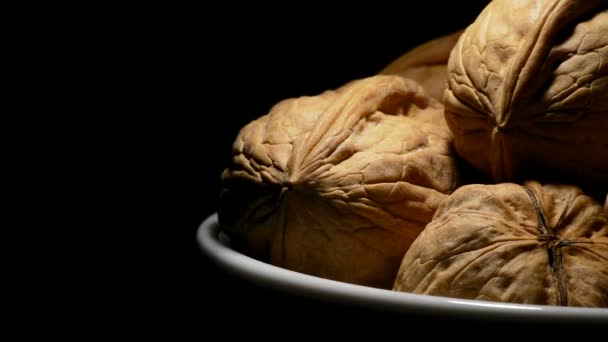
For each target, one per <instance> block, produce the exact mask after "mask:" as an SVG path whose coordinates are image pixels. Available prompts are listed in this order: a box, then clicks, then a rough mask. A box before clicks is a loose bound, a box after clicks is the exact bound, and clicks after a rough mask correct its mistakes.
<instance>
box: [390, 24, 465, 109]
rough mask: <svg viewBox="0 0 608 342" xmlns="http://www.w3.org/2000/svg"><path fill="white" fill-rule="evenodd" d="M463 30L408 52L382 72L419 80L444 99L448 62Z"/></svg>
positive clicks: (436, 97)
mask: <svg viewBox="0 0 608 342" xmlns="http://www.w3.org/2000/svg"><path fill="white" fill-rule="evenodd" d="M461 34H462V31H459V32H455V33H452V34H448V35H445V36H442V37H439V38H436V39H433V40H431V41H429V42H426V43H424V44H422V45H419V46H417V47H415V48H414V49H412V50H410V51H408V52H406V53H405V54H403V55H402V56H400V57H399V58H397V59H396V60H394V61H393V62H392V63H391V64H389V65H388V66H386V67H385V68H384V69H382V71H380V74H383V75H399V76H402V77H406V78H410V79H413V80H414V81H416V82H418V83H419V84H420V85H421V86H422V88H424V90H426V92H427V93H428V94H429V95H431V96H432V97H433V98H435V99H436V100H439V101H440V102H441V101H443V92H444V90H445V88H446V84H447V74H448V72H447V63H448V58H449V56H450V51H452V48H454V45H456V42H457V41H458V37H460V35H461Z"/></svg>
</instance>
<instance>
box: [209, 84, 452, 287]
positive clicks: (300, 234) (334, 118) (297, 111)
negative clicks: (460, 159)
mask: <svg viewBox="0 0 608 342" xmlns="http://www.w3.org/2000/svg"><path fill="white" fill-rule="evenodd" d="M450 142H451V134H450V132H449V130H448V128H447V125H446V123H445V121H444V118H443V106H442V105H441V104H440V103H438V102H437V101H435V100H433V99H432V98H431V97H430V96H428V95H427V94H426V93H425V92H424V91H423V90H422V88H420V87H419V86H418V85H417V84H416V83H415V82H414V81H411V80H407V79H404V78H402V77H398V76H375V77H370V78H367V79H363V80H359V81H354V82H351V83H349V84H347V85H345V86H343V87H341V88H339V89H338V90H336V91H327V92H324V93H323V94H321V95H318V96H313V97H301V98H297V99H289V100H285V101H282V102H280V103H278V104H277V105H276V106H274V107H273V108H272V110H271V111H270V113H269V114H268V115H265V116H263V117H261V118H259V119H258V120H255V121H253V122H251V123H250V124H248V125H247V126H245V127H244V128H243V129H242V130H241V132H240V133H239V135H238V137H237V139H236V141H235V142H234V145H233V163H232V165H231V166H230V167H229V168H228V169H226V170H225V171H224V173H223V175H222V181H223V186H224V189H223V192H222V195H221V201H220V210H219V218H220V224H221V225H222V228H223V229H224V231H226V233H227V234H228V235H229V236H230V237H231V239H232V241H233V242H234V243H235V245H236V246H237V248H238V249H241V250H242V251H244V252H245V253H246V254H249V255H252V256H254V257H256V258H259V259H262V260H265V261H268V262H271V263H272V264H274V265H278V266H281V267H285V268H288V269H291V270H295V271H299V272H303V273H308V274H312V275H316V276H320V277H324V278H329V279H334V280H340V281H346V282H351V283H357V284H363V285H369V286H376V287H384V288H390V287H391V286H392V283H393V281H394V277H395V275H396V272H397V269H398V267H399V264H400V262H401V260H402V258H403V254H404V253H405V250H406V249H407V247H408V246H409V245H410V244H411V242H412V241H414V239H415V238H416V236H417V235H418V234H419V233H420V231H422V229H423V228H424V226H425V225H426V224H427V223H428V222H430V220H431V218H432V216H433V214H434V212H435V210H436V208H437V207H438V205H439V203H440V202H441V200H442V199H444V198H445V196H446V195H445V193H449V192H451V191H452V190H453V189H454V188H455V186H456V181H457V174H456V167H455V163H454V160H453V158H452V157H451V153H450V148H451V147H450V146H451V145H450Z"/></svg>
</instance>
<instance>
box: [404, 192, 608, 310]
mask: <svg viewBox="0 0 608 342" xmlns="http://www.w3.org/2000/svg"><path fill="white" fill-rule="evenodd" d="M394 289H395V290H398V291H406V292H415V293H421V294H429V295H438V296H447V297H458V298H467V299H481V300H490V301H501V302H513V303H527V304H550V305H568V306H590V307H607V306H608V214H606V212H604V211H603V208H602V205H601V204H599V203H597V202H596V201H595V200H593V199H592V198H591V197H588V196H586V195H584V194H583V193H582V192H581V191H580V189H578V188H576V187H574V186H570V185H545V186H541V185H540V184H539V183H537V182H528V183H526V184H525V185H524V186H520V185H517V184H512V183H503V184H498V185H477V184H476V185H467V186H463V187H461V188H459V189H458V190H456V191H455V192H454V193H453V194H452V195H450V196H449V197H448V198H447V199H446V200H445V201H444V202H443V203H442V205H441V206H440V208H439V209H438V210H437V213H436V214H435V217H434V218H433V221H432V222H431V223H429V225H428V226H427V227H426V228H425V230H424V231H423V232H422V233H421V234H420V236H419V237H418V239H417V240H416V241H415V242H414V243H413V244H412V246H411V248H410V249H409V251H408V252H407V254H406V255H405V257H404V259H403V263H402V264H401V268H400V270H399V274H398V276H397V279H396V281H395V285H394Z"/></svg>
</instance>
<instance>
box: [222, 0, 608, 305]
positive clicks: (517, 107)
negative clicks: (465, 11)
mask: <svg viewBox="0 0 608 342" xmlns="http://www.w3.org/2000/svg"><path fill="white" fill-rule="evenodd" d="M472 172H478V173H479V174H480V175H482V177H477V176H475V177H473V176H472V175H471V173H472ZM484 177H486V178H484ZM483 179H487V181H480V180H483ZM482 182H485V184H481V183H482ZM222 184H223V191H222V194H221V197H220V210H219V219H220V225H221V227H222V229H223V230H224V231H225V232H226V234H227V235H228V236H229V237H230V239H231V243H232V245H233V246H234V248H236V249H237V250H239V251H241V252H243V253H245V254H247V255H250V256H252V257H255V258H257V259H260V260H263V261H266V262H269V263H272V264H274V265H277V266H280V267H284V268H287V269H290V270H294V271H298V272H303V273H307V274H311V275H316V276H319V277H324V278H328V279H334V280H338V281H345V282H350V283H354V284H361V285H366V286H373V287H379V288H392V289H394V290H397V291H406V292H413V293H420V294H429V295H438V296H448V297H458V298H467V299H481V300H492V301H502V302H513V303H528V304H549V305H564V306H588V307H608V5H607V3H606V2H605V1H604V0H585V1H583V0H578V1H571V0H524V1H511V0H494V1H493V2H491V3H490V4H489V5H488V6H487V7H486V8H485V9H484V10H483V11H482V13H481V14H480V15H479V16H478V18H477V19H476V20H475V22H473V23H472V24H471V25H470V26H469V27H468V28H466V30H464V31H462V32H457V33H454V34H452V35H449V36H445V37H441V38H438V39H436V40H433V41H431V42H428V43H426V44H424V45H422V46H420V47H418V48H416V49H414V50H412V51H410V52H408V53H407V54H405V55H404V56H402V57H400V58H399V59H398V60H396V61H395V62H394V63H392V64H391V65H389V66H388V67H387V68H385V69H384V70H383V71H382V72H381V73H380V75H377V76H372V77H369V78H366V79H361V80H355V81H352V82H350V83H348V84H346V85H344V86H342V87H340V88H338V89H336V90H331V91H326V92H324V93H322V94H320V95H318V96H312V97H300V98H296V99H288V100H285V101H282V102H280V103H278V104H276V105H275V106H274V107H273V108H272V109H271V110H270V112H269V113H268V114H267V115H264V116H262V117H260V118H259V119H257V120H255V121H253V122H251V123H249V124H248V125H247V126H245V127H243V128H242V129H241V131H240V133H239V135H238V137H237V138H236V141H235V142H234V145H233V158H232V163H231V165H230V166H229V167H228V168H227V169H226V170H225V171H224V173H223V175H222Z"/></svg>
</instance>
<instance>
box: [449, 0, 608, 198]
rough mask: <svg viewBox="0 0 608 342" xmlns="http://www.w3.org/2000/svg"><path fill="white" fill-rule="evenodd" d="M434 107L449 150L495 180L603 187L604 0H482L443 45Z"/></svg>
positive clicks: (607, 91) (606, 169)
mask: <svg viewBox="0 0 608 342" xmlns="http://www.w3.org/2000/svg"><path fill="white" fill-rule="evenodd" d="M444 105H445V108H446V119H447V121H448V125H449V126H450V128H451V129H452V131H453V133H454V139H455V147H456V151H457V152H458V154H459V155H461V156H463V157H464V158H465V159H466V160H467V161H469V162H470V163H471V164H472V165H473V166H474V167H476V168H478V169H480V170H483V171H485V172H487V173H489V174H491V175H492V176H493V178H494V180H495V181H496V182H502V181H512V180H515V179H520V180H524V179H526V178H534V179H539V178H541V179H549V180H551V181H552V182H555V181H558V180H559V181H560V182H567V183H571V182H577V184H581V185H583V184H584V185H585V186H588V187H589V188H595V187H597V186H598V185H599V186H601V187H602V188H603V189H606V188H608V153H606V151H607V150H608V134H607V133H606V132H608V2H606V1H605V0H587V1H582V0H579V1H572V0H522V1H511V0H495V1H492V2H491V3H490V4H489V5H488V6H487V7H486V8H485V9H484V10H483V12H482V13H481V14H480V15H479V17H478V18H477V19H476V21H475V22H474V23H473V24H471V25H470V26H469V27H468V28H467V29H466V30H465V32H464V33H463V34H462V36H461V37H460V39H459V41H458V43H457V44H456V47H455V48H454V49H453V50H452V53H451V55H450V59H449V63H448V88H447V90H446V92H445V96H444ZM549 177H550V178H549Z"/></svg>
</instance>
